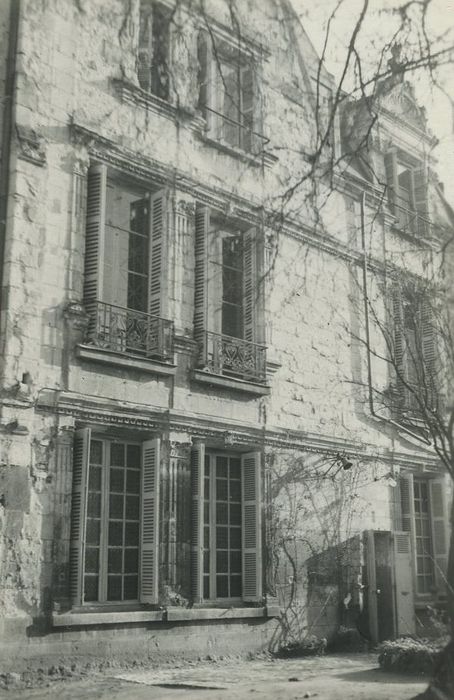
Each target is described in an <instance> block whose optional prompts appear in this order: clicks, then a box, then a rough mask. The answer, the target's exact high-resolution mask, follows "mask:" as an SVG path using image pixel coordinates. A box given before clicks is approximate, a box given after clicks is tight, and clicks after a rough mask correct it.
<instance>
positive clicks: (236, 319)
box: [222, 303, 243, 338]
mask: <svg viewBox="0 0 454 700" xmlns="http://www.w3.org/2000/svg"><path fill="white" fill-rule="evenodd" d="M222 332H223V334H224V335H230V336H232V337H233V338H242V337H243V313H242V310H241V307H240V306H232V304H226V303H223V304H222Z"/></svg>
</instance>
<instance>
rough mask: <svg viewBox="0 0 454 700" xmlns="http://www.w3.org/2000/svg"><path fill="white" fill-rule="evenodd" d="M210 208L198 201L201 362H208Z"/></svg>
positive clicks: (196, 305)
mask: <svg viewBox="0 0 454 700" xmlns="http://www.w3.org/2000/svg"><path fill="white" fill-rule="evenodd" d="M209 228H210V210H209V208H208V207H206V206H204V205H202V204H199V203H197V204H196V210H195V250H194V253H195V272H194V337H195V339H196V340H197V341H198V343H199V345H200V356H199V362H200V363H201V364H204V363H205V362H206V342H205V331H206V330H207V329H208V232H209Z"/></svg>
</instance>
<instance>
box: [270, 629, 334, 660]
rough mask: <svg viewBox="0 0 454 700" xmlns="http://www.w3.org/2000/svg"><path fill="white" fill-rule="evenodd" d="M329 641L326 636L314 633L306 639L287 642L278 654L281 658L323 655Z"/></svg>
mask: <svg viewBox="0 0 454 700" xmlns="http://www.w3.org/2000/svg"><path fill="white" fill-rule="evenodd" d="M326 645H327V641H326V639H325V638H324V637H317V636H316V635H315V634H312V635H310V636H308V637H305V638H304V639H301V640H298V641H293V642H286V643H285V644H283V645H282V646H281V647H280V648H279V649H278V651H277V652H276V656H278V657H279V658H281V659H290V658H295V657H299V656H322V655H323V654H324V653H325V650H326Z"/></svg>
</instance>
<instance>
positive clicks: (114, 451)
mask: <svg viewBox="0 0 454 700" xmlns="http://www.w3.org/2000/svg"><path fill="white" fill-rule="evenodd" d="M110 464H111V465H112V466H113V467H123V466H124V464H125V446H124V445H123V444H122V443H116V442H112V443H111V445H110Z"/></svg>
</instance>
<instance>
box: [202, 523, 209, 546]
mask: <svg viewBox="0 0 454 700" xmlns="http://www.w3.org/2000/svg"><path fill="white" fill-rule="evenodd" d="M203 546H204V547H205V549H208V547H209V546H210V528H209V527H205V528H204V529H203Z"/></svg>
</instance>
